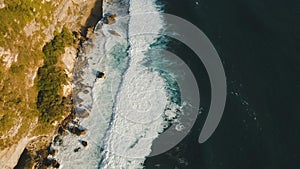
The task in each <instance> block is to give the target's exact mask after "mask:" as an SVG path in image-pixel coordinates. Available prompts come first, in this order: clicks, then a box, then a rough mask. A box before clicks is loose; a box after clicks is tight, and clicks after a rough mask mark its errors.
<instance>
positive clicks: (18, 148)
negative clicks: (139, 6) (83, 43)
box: [0, 0, 102, 168]
mask: <svg viewBox="0 0 300 169" xmlns="http://www.w3.org/2000/svg"><path fill="white" fill-rule="evenodd" d="M101 3H102V1H99V0H98V1H97V0H89V1H86V0H72V1H71V0H43V1H41V2H32V1H31V0H24V1H22V2H12V1H1V0H0V22H1V25H0V125H1V129H0V168H14V167H15V166H16V165H17V163H18V160H19V158H20V156H21V154H22V152H24V149H25V148H26V151H27V150H29V151H32V152H33V151H36V150H39V149H43V148H45V146H47V144H48V143H49V141H50V140H51V138H52V136H53V134H54V133H55V132H56V129H57V127H58V124H59V123H60V121H61V120H63V119H64V118H65V117H66V116H68V114H69V113H70V112H69V111H66V112H65V113H64V114H63V115H62V116H60V117H59V118H58V119H57V120H54V121H48V123H49V124H47V125H46V123H47V121H46V122H45V121H43V120H42V119H41V118H42V116H41V114H40V113H41V112H40V111H39V110H38V108H37V107H38V106H37V102H38V91H39V90H38V89H39V87H38V86H37V85H38V78H37V77H38V76H39V73H38V70H39V69H40V67H42V66H43V65H44V64H45V59H44V55H45V54H44V53H43V48H44V46H45V44H46V43H47V42H49V41H51V40H53V38H54V36H55V35H57V34H58V33H60V32H61V31H62V28H63V27H65V28H67V29H68V30H69V31H71V32H79V34H82V35H83V36H84V35H85V34H86V32H85V31H86V29H87V27H89V26H92V25H93V24H94V23H95V22H97V20H99V19H100V17H101V8H99V6H100V7H101V5H99V4H101ZM91 13H93V15H92V14H91ZM98 17H99V18H98ZM78 43H79V42H75V43H74V44H73V45H70V46H67V47H65V48H64V52H63V53H62V54H61V55H59V57H58V58H59V59H58V60H59V61H58V63H57V65H58V66H60V67H62V68H63V70H64V72H65V74H66V75H67V77H66V82H65V84H63V86H62V92H61V95H62V97H65V98H67V97H69V96H70V94H71V92H72V84H71V81H72V74H73V73H72V72H73V67H74V62H75V60H76V55H77V49H76V48H77V47H78V45H79V44H78Z"/></svg>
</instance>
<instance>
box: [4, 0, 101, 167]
mask: <svg viewBox="0 0 300 169" xmlns="http://www.w3.org/2000/svg"><path fill="white" fill-rule="evenodd" d="M95 1H96V0H89V1H86V0H72V1H70V0H60V1H58V0H51V1H50V0H43V3H51V5H53V8H54V9H56V10H55V11H54V12H53V13H51V14H49V15H48V16H43V17H46V20H47V21H49V23H47V24H46V25H45V24H43V23H39V22H38V21H37V20H35V19H33V20H31V21H28V23H27V24H26V25H25V26H24V28H21V29H23V31H21V32H22V34H23V32H24V36H25V37H28V39H26V41H24V42H23V41H22V39H20V40H18V41H17V42H14V43H15V44H16V46H22V43H23V44H24V43H26V44H27V43H29V44H31V47H32V49H30V50H32V51H38V50H41V47H42V46H43V44H45V42H47V41H50V40H51V39H52V38H53V37H54V32H55V31H58V32H60V30H61V29H62V27H63V26H66V27H67V28H68V29H70V30H72V31H79V30H80V28H81V26H83V24H82V23H85V22H86V19H87V17H88V16H89V13H90V10H91V9H92V8H93V5H94V3H95ZM20 2H21V1H20ZM4 7H6V4H5V0H0V9H2V8H4ZM33 10H34V9H33ZM39 17H42V16H41V15H39ZM37 42H38V44H39V45H37V46H38V47H36V45H35V44H36V43H37ZM29 46H30V45H29ZM15 50H16V51H15ZM19 55H20V56H19ZM76 55H77V49H75V48H67V49H66V54H65V55H63V56H62V60H61V61H62V64H63V66H64V68H65V71H66V73H67V75H68V77H69V78H70V80H69V82H70V81H71V77H72V76H73V75H72V70H73V66H74V62H75V57H76ZM23 57H24V54H22V53H18V51H17V48H13V49H8V48H7V47H5V48H4V47H3V46H2V47H0V63H1V62H2V63H3V68H4V73H3V74H5V73H6V72H7V71H10V68H12V67H13V66H14V65H19V64H20V63H19V62H20V60H22V59H24V58H23ZM26 57H27V56H26ZM18 58H19V61H18ZM28 59H31V58H28ZM42 63H43V61H42V60H39V61H36V60H35V61H34V62H33V63H30V64H29V65H26V66H28V68H27V67H26V69H25V70H24V72H26V73H25V76H24V81H23V82H24V83H23V84H24V88H22V89H20V90H22V92H23V93H27V95H29V96H30V95H33V94H32V93H31V92H30V91H32V90H35V89H34V88H33V87H34V81H35V78H36V75H37V71H38V67H39V66H41V65H42ZM0 66H1V67H2V65H0ZM1 71H2V70H1ZM1 73H2V72H0V76H1ZM22 78H23V77H22ZM22 78H20V79H22ZM2 84H3V83H2V79H0V85H2ZM70 84H71V83H69V85H66V86H65V87H64V94H65V95H66V96H67V95H69V94H70V93H71V90H72V86H71V85H70ZM4 85H7V84H4ZM11 86H14V84H13V83H12V84H9V85H8V86H7V87H11ZM0 87H1V88H2V87H3V86H0ZM30 103H31V102H30V100H29V101H28V99H27V98H25V99H23V100H21V102H20V104H22V105H23V109H30V110H31V107H30V106H32V105H33V106H34V104H32V105H30ZM1 104H2V103H1V102H0V105H1ZM0 108H2V107H0ZM22 113H23V112H22ZM22 115H23V114H21V115H20V116H22ZM0 118H2V114H0ZM32 118H34V117H32ZM21 119H22V118H21ZM31 120H32V121H28V118H27V117H26V118H23V121H22V120H19V121H18V124H19V125H20V126H22V127H23V126H26V127H27V125H30V130H29V129H28V130H26V129H25V131H26V132H24V128H26V127H23V129H22V127H21V129H20V131H21V130H22V131H23V132H20V131H19V130H15V128H16V126H18V125H14V127H12V128H11V130H9V131H10V133H12V134H10V133H8V134H3V135H1V138H0V141H1V143H0V144H1V145H2V142H4V143H9V145H5V146H6V147H4V148H3V149H0V168H1V169H2V168H14V167H15V165H16V164H17V163H18V160H19V158H20V156H21V154H22V152H23V151H24V149H25V148H26V147H28V150H29V151H36V150H38V149H39V146H38V147H36V146H34V145H36V144H38V143H37V142H39V143H40V144H42V143H43V142H44V141H39V140H40V139H38V140H36V138H40V136H42V137H44V136H45V137H44V138H45V139H46V140H50V139H51V138H52V136H53V135H54V131H51V132H48V133H42V134H36V133H34V132H32V133H31V130H34V129H35V128H36V126H37V125H38V123H39V122H38V118H34V119H31ZM35 120H36V121H35ZM16 121H17V120H16ZM25 123H28V124H25ZM24 124H25V125H24ZM1 125H2V124H1ZM79 131H80V132H77V133H83V131H81V130H79ZM2 136H3V138H2ZM10 136H16V137H10ZM43 146H45V145H43ZM53 167H59V164H58V163H55V164H54V165H53Z"/></svg>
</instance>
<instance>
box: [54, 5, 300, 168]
mask: <svg viewBox="0 0 300 169" xmlns="http://www.w3.org/2000/svg"><path fill="white" fill-rule="evenodd" d="M299 9H300V8H299V2H296V1H295V2H292V1H291V2H289V3H288V2H286V1H285V2H278V3H276V2H274V1H251V2H247V1H230V2H228V1H216V0H210V1H205V0H202V1H200V0H185V1H182V0H172V1H166V0H157V1H152V0H145V1H144V0H130V1H129V0H122V1H120V2H117V3H113V4H108V3H106V2H104V3H103V12H104V13H116V14H117V19H116V23H114V24H111V25H108V24H101V23H98V25H97V26H96V27H95V31H94V32H95V38H94V39H91V40H89V41H88V43H89V44H90V45H91V46H92V47H91V49H90V51H86V52H85V53H83V54H82V55H81V56H80V57H81V58H82V60H87V63H86V66H85V67H84V69H83V70H81V71H82V72H83V73H82V77H80V78H78V79H81V80H80V81H78V82H77V83H75V88H78V89H80V90H79V92H78V95H77V96H76V97H75V98H76V99H74V103H75V106H76V110H77V111H78V112H83V111H86V112H87V113H88V114H89V115H88V117H85V118H77V119H76V121H77V122H76V123H78V124H79V125H80V127H81V128H84V129H87V133H86V135H82V136H74V135H72V134H68V135H66V136H63V137H62V143H61V144H59V145H58V144H53V148H54V149H56V150H57V153H56V154H55V156H54V158H55V159H57V161H58V162H59V163H60V164H61V168H83V169H84V168H105V169H117V168H128V169H137V168H146V169H156V168H158V169H159V168H160V169H185V168H186V169H206V168H207V169H235V168H236V169H240V168H243V169H248V168H249V169H253V168H257V169H260V168H261V169H277V168H278V169H282V168H287V169H293V168H299V164H297V159H298V158H299V157H300V153H299V151H298V150H299V145H298V144H299V140H300V132H299V123H298V122H297V120H300V118H299V117H300V115H299V113H298V112H299V111H298V109H297V108H296V105H297V101H298V100H299V99H298V97H297V96H299V94H300V79H299V71H300V69H299V68H300V67H299V66H298V65H299V64H300V63H299V62H300V56H299V53H300V52H299V49H300V48H299V47H300V46H299V44H300V43H299V36H297V34H298V32H299V30H300V29H299V24H298V22H297V19H298V18H300V12H299ZM163 12H165V13H169V14H172V15H175V16H178V17H180V18H183V19H185V20H187V21H189V22H191V23H192V24H194V25H195V26H196V27H197V28H198V29H200V30H202V32H203V33H204V34H205V35H206V36H207V37H208V39H209V40H210V41H211V44H212V45H213V46H214V48H215V50H216V52H217V53H218V54H219V59H220V60H221V62H222V66H223V67H224V70H225V75H226V84H227V97H226V99H227V100H226V105H225V110H224V113H223V116H222V119H221V121H220V123H219V125H218V127H217V129H216V130H215V132H213V134H212V136H211V137H210V138H209V139H208V140H207V141H206V142H204V143H202V144H199V142H198V138H199V134H200V132H201V129H202V127H203V126H204V123H205V121H206V118H207V115H208V112H209V109H210V106H211V99H212V98H213V96H212V95H211V92H212V89H211V86H212V84H210V78H211V77H209V74H208V70H207V69H206V67H205V66H206V65H204V63H202V61H201V60H200V59H199V57H197V55H196V54H195V51H192V50H191V49H190V48H189V46H188V45H186V44H183V43H182V42H180V41H179V40H176V39H173V38H171V37H168V36H164V32H165V31H166V30H167V29H168V28H169V27H171V25H168V23H166V22H165V21H166V18H165V17H164V15H163ZM128 14H129V15H128ZM177 33H178V32H172V35H174V36H176V34H177ZM216 69H217V68H216ZM97 71H101V72H104V73H105V76H106V78H105V79H97V78H96V77H95V74H96V72H97ZM190 128H191V129H190ZM166 133H167V134H166ZM166 136H168V137H167V139H165V140H164V137H166ZM176 136H178V137H176ZM168 138H169V139H168ZM170 138H172V139H170ZM82 140H84V141H87V143H88V146H87V147H83V146H82V145H81V141H82ZM170 145H171V146H170ZM78 147H80V149H77V148H78ZM75 149H77V150H78V151H77V152H74V150H75Z"/></svg>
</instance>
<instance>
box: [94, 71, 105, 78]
mask: <svg viewBox="0 0 300 169" xmlns="http://www.w3.org/2000/svg"><path fill="white" fill-rule="evenodd" d="M96 77H97V78H105V74H104V72H100V71H97V72H96Z"/></svg>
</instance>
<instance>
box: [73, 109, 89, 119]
mask: <svg viewBox="0 0 300 169" xmlns="http://www.w3.org/2000/svg"><path fill="white" fill-rule="evenodd" d="M75 112H76V116H77V117H80V118H86V117H88V116H89V113H88V111H87V110H85V109H83V108H80V107H76V108H75Z"/></svg>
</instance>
